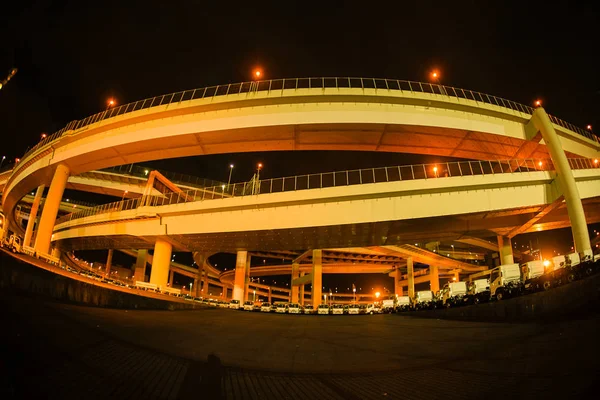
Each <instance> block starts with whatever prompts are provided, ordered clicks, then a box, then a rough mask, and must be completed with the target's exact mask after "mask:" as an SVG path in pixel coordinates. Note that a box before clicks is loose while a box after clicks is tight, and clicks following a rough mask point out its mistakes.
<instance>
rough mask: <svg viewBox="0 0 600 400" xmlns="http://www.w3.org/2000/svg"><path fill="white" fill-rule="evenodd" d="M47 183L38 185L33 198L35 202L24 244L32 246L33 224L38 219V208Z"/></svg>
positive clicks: (32, 206)
mask: <svg viewBox="0 0 600 400" xmlns="http://www.w3.org/2000/svg"><path fill="white" fill-rule="evenodd" d="M45 187H46V186H45V185H41V186H38V188H37V191H36V192H35V197H34V198H33V204H32V205H31V212H30V213H29V220H28V221H27V229H25V238H23V246H31V236H32V235H33V226H34V225H35V220H36V219H37V214H38V208H39V207H40V202H41V201H42V195H43V194H44V188H45Z"/></svg>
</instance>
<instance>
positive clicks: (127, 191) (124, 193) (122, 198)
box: [121, 190, 129, 201]
mask: <svg viewBox="0 0 600 400" xmlns="http://www.w3.org/2000/svg"><path fill="white" fill-rule="evenodd" d="M127 193H129V190H126V191H124V192H123V197H121V201H123V200H124V199H125V195H126V194H127Z"/></svg>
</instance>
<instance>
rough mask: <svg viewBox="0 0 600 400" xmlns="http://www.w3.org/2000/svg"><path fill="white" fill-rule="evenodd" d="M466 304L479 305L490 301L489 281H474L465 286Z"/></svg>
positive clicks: (484, 279) (485, 279) (483, 279)
mask: <svg viewBox="0 0 600 400" xmlns="http://www.w3.org/2000/svg"><path fill="white" fill-rule="evenodd" d="M465 298H466V303H468V304H479V303H481V302H485V301H488V300H489V299H490V281H489V280H488V279H487V278H481V279H475V280H474V281H471V282H469V283H468V284H467V295H466V297H465Z"/></svg>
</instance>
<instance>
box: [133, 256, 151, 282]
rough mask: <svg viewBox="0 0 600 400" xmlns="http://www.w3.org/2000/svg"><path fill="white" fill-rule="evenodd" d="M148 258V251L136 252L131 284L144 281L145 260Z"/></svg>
mask: <svg viewBox="0 0 600 400" xmlns="http://www.w3.org/2000/svg"><path fill="white" fill-rule="evenodd" d="M147 257H148V250H145V249H144V250H142V249H140V250H138V253H137V259H136V260H135V270H134V271H133V282H134V283H135V281H140V282H144V281H145V280H146V258H147Z"/></svg>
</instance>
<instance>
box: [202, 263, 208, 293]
mask: <svg viewBox="0 0 600 400" xmlns="http://www.w3.org/2000/svg"><path fill="white" fill-rule="evenodd" d="M203 272H204V277H203V278H202V279H203V283H202V293H204V296H208V285H209V283H208V271H207V270H206V269H203Z"/></svg>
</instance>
